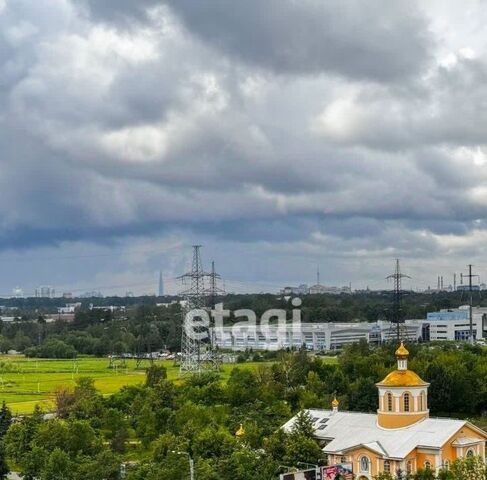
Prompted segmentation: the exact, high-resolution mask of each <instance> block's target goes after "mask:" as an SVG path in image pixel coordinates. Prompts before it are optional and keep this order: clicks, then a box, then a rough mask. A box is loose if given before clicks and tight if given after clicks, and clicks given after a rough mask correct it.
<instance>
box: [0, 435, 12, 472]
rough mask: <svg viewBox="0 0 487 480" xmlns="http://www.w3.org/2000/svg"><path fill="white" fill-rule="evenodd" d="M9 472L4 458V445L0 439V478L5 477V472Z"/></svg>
mask: <svg viewBox="0 0 487 480" xmlns="http://www.w3.org/2000/svg"><path fill="white" fill-rule="evenodd" d="M9 472H10V469H9V468H8V464H7V460H6V452H5V446H4V445H3V442H2V441H0V479H2V480H3V479H4V478H6V477H7V474H8V473H9Z"/></svg>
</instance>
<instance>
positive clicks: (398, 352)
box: [396, 342, 409, 358]
mask: <svg viewBox="0 0 487 480" xmlns="http://www.w3.org/2000/svg"><path fill="white" fill-rule="evenodd" d="M408 356H409V351H408V349H407V348H406V347H405V346H404V343H403V342H401V345H399V348H398V349H397V350H396V357H402V358H405V357H408Z"/></svg>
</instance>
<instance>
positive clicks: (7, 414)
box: [0, 400, 12, 439]
mask: <svg viewBox="0 0 487 480" xmlns="http://www.w3.org/2000/svg"><path fill="white" fill-rule="evenodd" d="M11 423H12V412H11V411H10V409H9V408H8V407H7V404H6V403H5V400H4V401H3V402H2V408H1V409H0V439H1V438H3V437H4V435H5V434H6V433H7V430H8V429H9V427H10V425H11Z"/></svg>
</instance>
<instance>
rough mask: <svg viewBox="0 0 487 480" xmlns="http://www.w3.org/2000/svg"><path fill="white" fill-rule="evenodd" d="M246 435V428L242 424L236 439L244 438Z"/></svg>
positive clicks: (236, 433)
mask: <svg viewBox="0 0 487 480" xmlns="http://www.w3.org/2000/svg"><path fill="white" fill-rule="evenodd" d="M244 435H245V428H244V427H243V425H242V424H240V428H239V429H238V430H237V431H236V432H235V436H236V437H243V436H244Z"/></svg>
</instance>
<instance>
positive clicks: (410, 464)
mask: <svg viewBox="0 0 487 480" xmlns="http://www.w3.org/2000/svg"><path fill="white" fill-rule="evenodd" d="M406 473H408V474H410V473H413V462H411V460H408V463H406Z"/></svg>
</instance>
